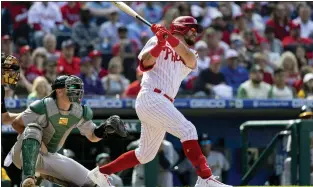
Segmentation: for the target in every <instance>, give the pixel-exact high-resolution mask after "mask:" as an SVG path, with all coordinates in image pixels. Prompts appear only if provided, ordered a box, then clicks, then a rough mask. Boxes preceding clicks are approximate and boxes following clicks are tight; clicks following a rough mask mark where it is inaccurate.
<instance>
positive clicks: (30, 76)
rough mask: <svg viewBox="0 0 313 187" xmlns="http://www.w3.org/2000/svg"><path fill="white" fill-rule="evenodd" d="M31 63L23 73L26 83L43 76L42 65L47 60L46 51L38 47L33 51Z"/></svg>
mask: <svg viewBox="0 0 313 187" xmlns="http://www.w3.org/2000/svg"><path fill="white" fill-rule="evenodd" d="M31 58H32V63H31V65H30V66H29V67H28V69H27V70H26V71H25V76H26V78H27V80H28V81H30V82H33V81H34V80H35V79H36V78H37V77H38V76H43V75H44V63H45V61H46V60H47V51H46V49H45V48H43V47H39V48H37V49H35V50H34V51H33V54H32V57H31Z"/></svg>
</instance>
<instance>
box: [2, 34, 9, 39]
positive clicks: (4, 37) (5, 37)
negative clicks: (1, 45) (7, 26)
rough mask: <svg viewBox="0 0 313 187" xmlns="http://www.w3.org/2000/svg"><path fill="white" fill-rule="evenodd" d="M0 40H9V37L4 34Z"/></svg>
mask: <svg viewBox="0 0 313 187" xmlns="http://www.w3.org/2000/svg"><path fill="white" fill-rule="evenodd" d="M1 40H11V37H10V35H8V34H6V35H3V36H2V37H1Z"/></svg>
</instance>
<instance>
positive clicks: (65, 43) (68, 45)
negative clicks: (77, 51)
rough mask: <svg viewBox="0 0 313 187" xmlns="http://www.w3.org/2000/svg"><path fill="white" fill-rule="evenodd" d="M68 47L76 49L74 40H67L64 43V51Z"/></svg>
mask: <svg viewBox="0 0 313 187" xmlns="http://www.w3.org/2000/svg"><path fill="white" fill-rule="evenodd" d="M68 47H74V42H73V41H72V40H65V41H63V42H62V49H63V48H68Z"/></svg>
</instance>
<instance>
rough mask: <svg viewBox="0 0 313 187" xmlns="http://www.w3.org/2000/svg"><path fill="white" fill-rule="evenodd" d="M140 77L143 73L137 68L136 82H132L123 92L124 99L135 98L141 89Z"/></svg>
mask: <svg viewBox="0 0 313 187" xmlns="http://www.w3.org/2000/svg"><path fill="white" fill-rule="evenodd" d="M142 75H143V72H142V71H140V68H139V67H138V68H137V71H136V77H137V80H135V81H134V82H132V83H131V84H130V85H129V86H128V87H127V89H126V90H125V92H124V94H123V95H124V97H130V98H136V97H137V95H138V93H139V91H140V89H141V86H140V84H141V79H142Z"/></svg>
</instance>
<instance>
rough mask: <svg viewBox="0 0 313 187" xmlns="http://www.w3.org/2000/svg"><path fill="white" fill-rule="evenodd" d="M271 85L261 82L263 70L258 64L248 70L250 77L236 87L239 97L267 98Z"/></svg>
mask: <svg viewBox="0 0 313 187" xmlns="http://www.w3.org/2000/svg"><path fill="white" fill-rule="evenodd" d="M270 89H271V86H270V85H269V84H267V83H265V82H263V72H262V69H261V67H260V66H259V65H254V66H253V67H252V68H251V70H250V79H249V80H247V81H246V82H244V83H242V84H241V85H240V87H239V89H238V93H237V98H239V99H267V98H268V94H269V91H270Z"/></svg>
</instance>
